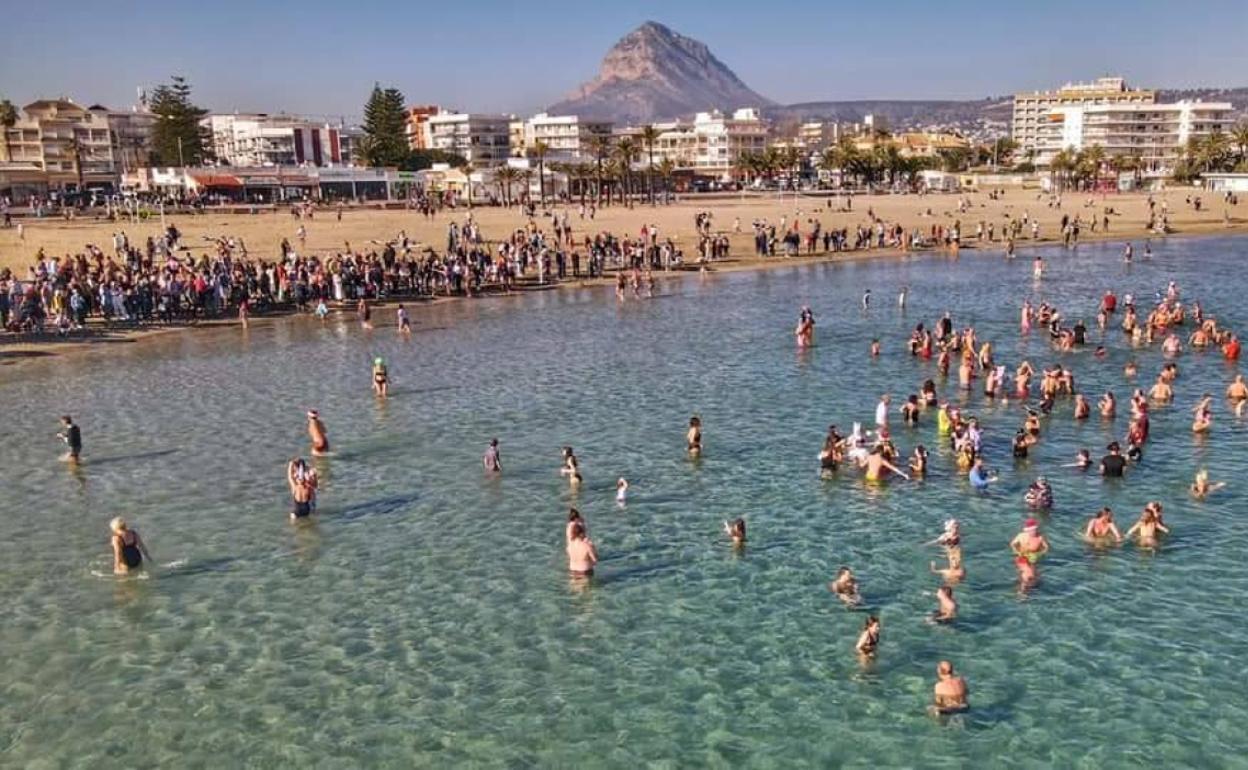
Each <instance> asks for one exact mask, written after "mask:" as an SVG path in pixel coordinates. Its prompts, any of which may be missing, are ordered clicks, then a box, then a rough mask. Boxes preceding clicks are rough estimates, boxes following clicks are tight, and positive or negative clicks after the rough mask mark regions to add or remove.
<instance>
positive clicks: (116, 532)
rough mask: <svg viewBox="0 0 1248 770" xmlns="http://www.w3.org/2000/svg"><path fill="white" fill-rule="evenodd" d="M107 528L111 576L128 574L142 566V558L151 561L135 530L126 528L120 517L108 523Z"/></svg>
mask: <svg viewBox="0 0 1248 770" xmlns="http://www.w3.org/2000/svg"><path fill="white" fill-rule="evenodd" d="M108 528H109V530H110V531H111V532H112V536H111V537H110V538H109V541H110V543H111V544H112V546H113V574H115V575H126V574H129V573H130V572H131V571H132V570H136V569H138V568H139V567H140V566H142V564H143V559H144V558H146V559H147V560H148V561H151V560H152V555H151V554H150V553H148V552H147V545H146V544H145V543H144V542H143V538H141V537H139V533H138V531H137V530H133V529H130V528H129V527H127V526H126V520H125V519H123V518H121V517H120V516H118V517H116V518H114V519H113V520H112V521H110V522H109V523H108Z"/></svg>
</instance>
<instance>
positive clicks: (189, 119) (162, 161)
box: [151, 75, 211, 166]
mask: <svg viewBox="0 0 1248 770" xmlns="http://www.w3.org/2000/svg"><path fill="white" fill-rule="evenodd" d="M170 81H171V82H170V83H168V84H165V85H159V86H157V87H156V88H155V89H154V90H153V91H152V100H151V110H152V113H153V114H155V115H156V124H155V125H154V126H152V162H153V163H155V164H156V165H158V166H200V165H203V163H204V161H205V160H206V159H207V158H209V157H211V153H210V152H209V150H208V147H209V145H210V138H209V136H208V129H206V128H204V127H203V126H201V125H200V124H199V120H200V118H202V117H204V116H205V115H207V114H208V110H205V109H203V108H200V107H196V106H195V104H194V103H193V102H192V101H191V86H190V84H189V83H187V82H186V78H183V77H180V76H178V75H174V76H173V77H171V78H170Z"/></svg>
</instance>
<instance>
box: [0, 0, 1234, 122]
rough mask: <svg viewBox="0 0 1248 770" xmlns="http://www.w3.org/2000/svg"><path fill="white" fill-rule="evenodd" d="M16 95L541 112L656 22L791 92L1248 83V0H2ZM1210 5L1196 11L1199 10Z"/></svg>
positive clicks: (1, 30) (772, 89)
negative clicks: (623, 41) (375, 92)
mask: <svg viewBox="0 0 1248 770" xmlns="http://www.w3.org/2000/svg"><path fill="white" fill-rule="evenodd" d="M0 8H2V9H3V10H2V11H0V98H8V99H11V100H12V101H13V102H14V103H16V104H18V105H22V104H25V103H27V102H29V101H32V100H34V99H36V98H40V97H54V96H69V97H70V98H72V99H74V100H75V101H77V102H79V103H81V104H94V103H102V104H105V105H107V106H110V107H115V108H116V107H127V106H129V105H131V104H133V103H134V101H135V89H136V87H137V86H146V87H147V88H149V90H150V88H151V87H153V86H155V85H157V84H159V83H162V82H166V81H167V80H168V78H169V76H170V75H183V76H185V77H187V78H188V79H189V81H190V83H191V85H192V87H193V89H194V99H195V101H196V102H197V103H198V104H200V105H201V106H203V107H206V108H208V109H211V110H213V111H220V112H231V111H236V110H237V111H240V112H245V111H258V112H271V113H276V112H288V113H293V114H301V115H308V116H314V117H324V118H326V119H334V120H336V119H337V118H338V117H340V116H341V117H345V118H346V119H347V120H348V121H352V120H353V119H358V116H359V114H360V113H361V112H362V108H363V103H364V101H365V99H366V98H367V96H368V93H369V91H370V90H371V89H372V86H373V83H374V82H380V83H381V84H382V85H383V86H394V87H397V88H399V89H400V90H401V91H402V92H403V93H404V95H405V96H406V97H407V101H408V103H409V104H425V103H430V104H439V105H442V106H443V107H449V108H452V109H458V110H461V111H482V112H507V113H517V114H531V113H533V112H536V111H539V110H540V109H542V108H543V107H545V106H546V105H549V104H552V103H554V102H556V101H558V100H559V99H560V98H562V97H563V96H564V95H566V94H567V93H568V92H569V91H571V90H572V89H574V88H575V87H576V86H577V85H578V84H579V83H581V82H583V81H585V80H588V79H590V78H591V77H592V76H593V75H594V74H595V72H596V71H597V69H598V64H599V62H600V61H601V59H602V56H603V54H605V53H606V51H607V49H608V48H610V47H611V45H613V44H614V43H615V41H616V40H618V39H619V38H620V37H622V36H623V35H625V34H626V33H628V32H629V31H630V30H632V29H633V28H635V27H637V26H638V25H639V24H641V23H642V22H644V21H647V20H654V21H658V22H661V23H663V24H666V25H667V26H669V27H671V28H672V29H674V30H676V31H677V32H680V33H681V34H684V35H687V36H689V37H693V38H696V39H698V40H701V41H702V42H704V43H706V44H707V45H708V46H709V47H710V49H711V51H712V52H713V53H714V54H715V55H716V56H717V57H718V58H719V59H720V60H721V61H723V62H724V63H725V64H727V65H728V66H729V67H730V68H732V69H733V70H734V71H735V72H736V73H737V75H738V76H740V77H741V79H742V80H744V81H745V83H746V84H747V85H749V86H750V87H751V88H753V89H754V90H755V91H757V92H759V93H761V94H762V95H764V96H766V97H768V98H771V99H773V100H775V101H777V102H781V103H793V102H804V101H824V100H841V99H871V98H881V99H944V98H948V99H979V98H984V97H988V96H999V95H1003V94H1010V93H1014V92H1016V91H1022V90H1032V89H1040V88H1049V87H1053V86H1057V85H1061V84H1062V83H1065V82H1067V81H1071V80H1089V79H1092V78H1094V77H1098V76H1101V75H1107V74H1121V75H1123V76H1125V77H1126V78H1127V79H1128V82H1129V83H1131V84H1133V85H1138V86H1143V87H1158V88H1167V87H1169V88H1175V87H1194V86H1228V87H1229V86H1248V45H1246V44H1245V43H1244V41H1245V40H1248V2H1245V0H1200V1H1199V2H1191V3H1178V2H1159V1H1156V0H1134V2H1132V1H1131V0H1101V2H1097V1H1096V0H1083V1H1082V2H1074V1H1072V0H1044V2H1026V3H1014V2H1010V1H1009V0H1006V1H1005V2H1002V1H1001V0H996V1H995V2H980V1H979V0H965V1H962V0H945V1H944V2H931V1H930V0H895V1H894V2H874V3H871V2H862V1H861V0H853V1H850V2H846V1H844V0H819V1H818V2H810V1H809V0H808V1H807V2H798V1H797V0H768V2H765V3H759V2H756V1H754V2H744V0H714V2H682V1H681V0H667V1H666V2H650V1H649V0H634V1H633V2H628V3H611V2H602V0H599V1H598V2H594V0H577V1H575V2H569V1H565V0H538V2H536V3H521V2H516V1H514V0H513V1H511V2H507V1H506V0H462V1H461V2H440V1H435V0H417V1H416V2H402V3H394V2H375V1H374V0H354V1H353V2H343V0H334V1H333V2H331V1H330V0H300V2H287V0H266V1H263V2H256V0H250V1H245V0H213V2H184V1H183V0H162V1H161V2H159V3H157V2H134V0H115V1H114V2H108V3H102V2H99V0H93V1H92V2H86V1H85V0H59V1H58V2H56V3H38V2H28V3H20V4H19V3H17V2H12V0H0ZM1188 9H1190V12H1184V11H1187V10H1188Z"/></svg>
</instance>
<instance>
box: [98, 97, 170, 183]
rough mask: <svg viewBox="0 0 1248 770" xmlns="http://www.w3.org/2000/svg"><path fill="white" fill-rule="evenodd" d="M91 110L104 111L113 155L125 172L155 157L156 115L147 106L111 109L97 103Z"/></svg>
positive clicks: (120, 168)
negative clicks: (153, 139) (153, 152)
mask: <svg viewBox="0 0 1248 770" xmlns="http://www.w3.org/2000/svg"><path fill="white" fill-rule="evenodd" d="M90 109H91V111H92V112H102V113H103V115H104V118H105V120H107V121H108V128H109V131H110V132H111V139H112V143H113V157H114V159H115V160H116V162H117V170H118V171H119V172H122V173H124V172H126V171H129V170H130V169H133V168H140V167H142V166H146V165H148V163H149V162H150V159H151V156H152V131H153V129H154V128H155V126H156V115H155V114H153V113H152V112H150V111H149V110H148V109H147V107H146V105H144V104H138V105H135V106H134V107H131V108H130V109H129V110H110V109H108V108H107V107H103V106H100V105H95V106H93V107H91V108H90Z"/></svg>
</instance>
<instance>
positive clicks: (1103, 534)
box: [1083, 506, 1122, 545]
mask: <svg viewBox="0 0 1248 770" xmlns="http://www.w3.org/2000/svg"><path fill="white" fill-rule="evenodd" d="M1083 537H1084V539H1085V540H1087V541H1089V542H1091V543H1095V544H1098V545H1099V544H1104V543H1108V542H1109V541H1110V540H1111V539H1112V540H1113V542H1115V543H1121V542H1122V533H1121V532H1119V531H1118V525H1117V524H1115V523H1114V513H1113V511H1111V510H1110V509H1109V507H1108V506H1106V507H1104V508H1102V509H1101V510H1099V511H1097V513H1096V515H1095V516H1093V517H1092V518H1091V519H1089V520H1088V525H1087V526H1086V527H1084V529H1083Z"/></svg>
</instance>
